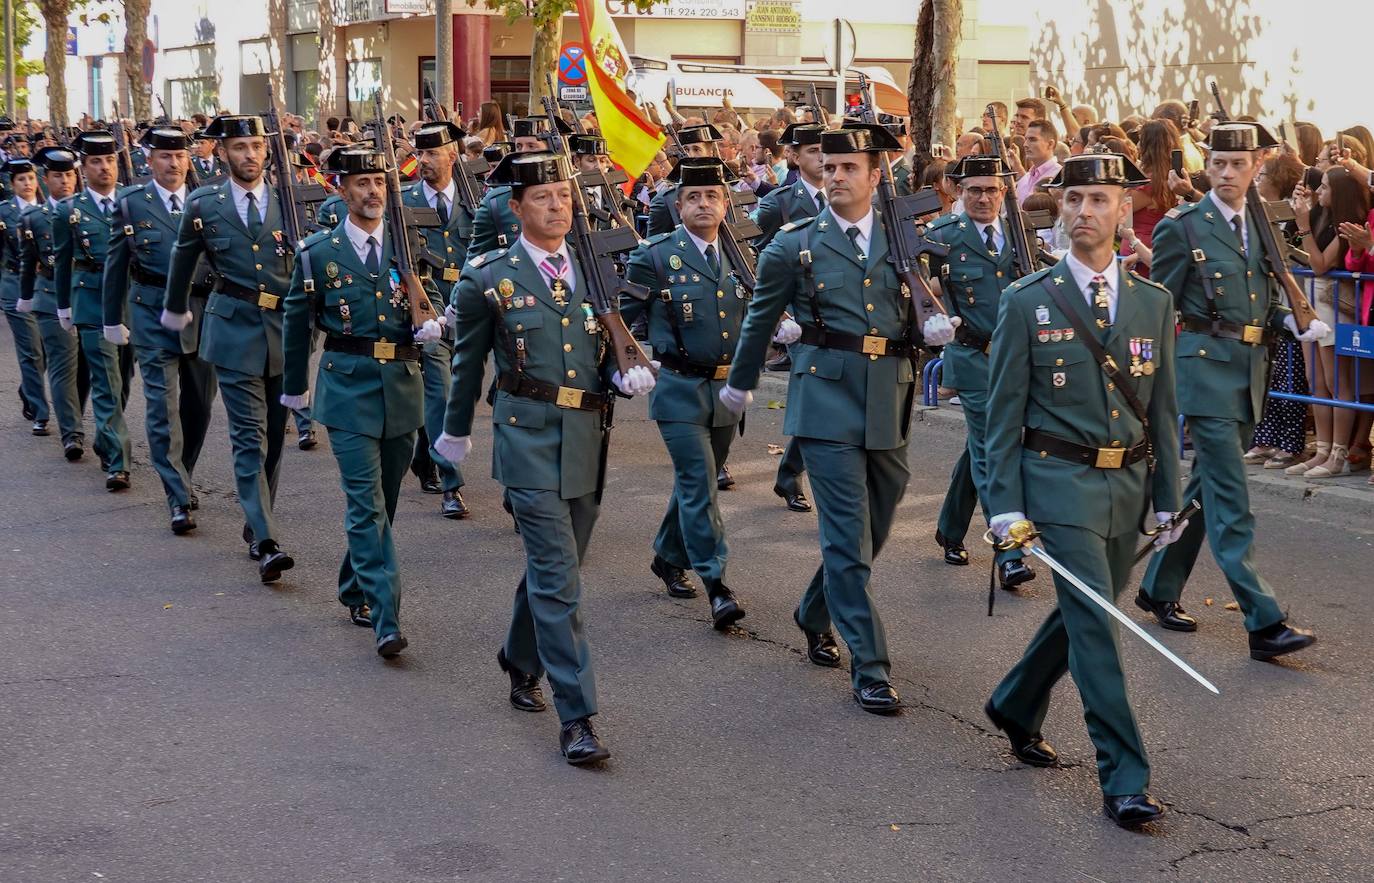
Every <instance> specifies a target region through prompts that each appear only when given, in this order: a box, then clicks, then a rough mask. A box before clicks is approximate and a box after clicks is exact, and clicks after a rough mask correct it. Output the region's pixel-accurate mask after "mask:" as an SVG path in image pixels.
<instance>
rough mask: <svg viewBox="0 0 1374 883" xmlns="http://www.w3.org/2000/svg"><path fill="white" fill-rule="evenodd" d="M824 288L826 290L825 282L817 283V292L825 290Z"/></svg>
mask: <svg viewBox="0 0 1374 883" xmlns="http://www.w3.org/2000/svg"><path fill="white" fill-rule="evenodd" d="M824 288H825V283H824V282H817V283H816V290H817V291H820V290H822V289H824Z"/></svg>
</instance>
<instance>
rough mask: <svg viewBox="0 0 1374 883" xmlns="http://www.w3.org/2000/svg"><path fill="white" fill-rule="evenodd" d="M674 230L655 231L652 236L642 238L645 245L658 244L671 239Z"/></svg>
mask: <svg viewBox="0 0 1374 883" xmlns="http://www.w3.org/2000/svg"><path fill="white" fill-rule="evenodd" d="M674 232H676V231H673V230H669V231H668V232H666V233H655V234H654V235H653V236H650V237H649V238H648V239H646V240H644V243H645V244H646V245H658V244H659V243H660V242H665V241H667V240H669V239H672V238H673V233H674Z"/></svg>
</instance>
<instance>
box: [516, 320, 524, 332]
mask: <svg viewBox="0 0 1374 883" xmlns="http://www.w3.org/2000/svg"><path fill="white" fill-rule="evenodd" d="M515 330H516V331H524V330H525V326H524V325H522V324H521V323H519V322H516V323H515Z"/></svg>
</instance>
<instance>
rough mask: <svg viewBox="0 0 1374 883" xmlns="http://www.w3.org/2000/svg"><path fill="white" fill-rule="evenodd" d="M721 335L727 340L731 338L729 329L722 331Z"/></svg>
mask: <svg viewBox="0 0 1374 883" xmlns="http://www.w3.org/2000/svg"><path fill="white" fill-rule="evenodd" d="M720 336H721V337H722V338H724V339H725V340H729V339H730V332H728V331H722V332H721V333H720Z"/></svg>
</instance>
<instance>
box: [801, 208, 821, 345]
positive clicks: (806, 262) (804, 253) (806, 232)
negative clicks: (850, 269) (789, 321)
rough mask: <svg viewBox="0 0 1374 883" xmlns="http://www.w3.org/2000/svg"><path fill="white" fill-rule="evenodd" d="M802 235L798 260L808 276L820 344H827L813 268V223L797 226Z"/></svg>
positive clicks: (803, 273)
mask: <svg viewBox="0 0 1374 883" xmlns="http://www.w3.org/2000/svg"><path fill="white" fill-rule="evenodd" d="M795 229H796V230H797V231H798V232H799V234H800V236H801V250H800V251H799V252H797V260H799V261H800V262H801V266H802V275H803V276H805V277H806V295H807V299H808V300H809V301H810V304H811V322H812V324H814V325H815V326H816V330H817V331H818V332H820V345H821V346H825V322H824V321H823V320H822V319H821V301H820V298H819V297H818V296H817V295H816V274H815V272H814V271H813V270H812V269H811V263H812V261H811V225H810V224H805V225H803V226H801V227H797V228H795Z"/></svg>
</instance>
